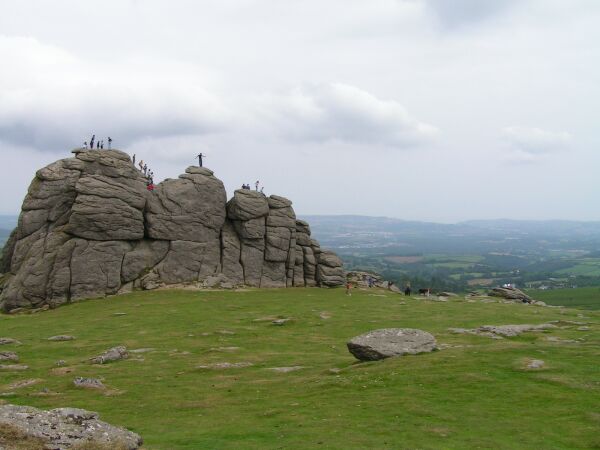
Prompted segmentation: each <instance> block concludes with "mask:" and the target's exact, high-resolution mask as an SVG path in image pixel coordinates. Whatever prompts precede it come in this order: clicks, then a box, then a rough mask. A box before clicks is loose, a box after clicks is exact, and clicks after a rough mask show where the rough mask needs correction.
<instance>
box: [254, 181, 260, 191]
mask: <svg viewBox="0 0 600 450" xmlns="http://www.w3.org/2000/svg"><path fill="white" fill-rule="evenodd" d="M259 184H260V181H258V180H256V183H254V187H255V188H256V191H258V185H259Z"/></svg>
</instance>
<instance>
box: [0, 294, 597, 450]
mask: <svg viewBox="0 0 600 450" xmlns="http://www.w3.org/2000/svg"><path fill="white" fill-rule="evenodd" d="M549 294H550V293H549ZM551 294H553V295H556V296H557V297H558V296H560V293H559V292H558V291H553V292H551ZM537 297H539V298H542V299H543V300H545V301H548V297H542V296H537ZM576 303H577V302H573V304H576ZM277 318H290V319H291V320H290V321H288V322H285V323H284V324H283V325H280V326H278V325H274V324H273V323H272V322H273V320H275V319H277ZM556 320H560V321H562V322H558V323H556V324H557V325H558V327H557V328H554V329H551V330H547V331H544V332H535V333H524V334H522V335H520V336H517V337H512V338H505V339H491V338H489V337H485V336H475V335H469V334H452V333H451V332H449V331H448V328H449V327H464V328H474V327H478V326H480V325H484V324H494V325H502V324H522V323H531V324H542V323H547V322H550V321H556ZM573 322H579V323H573ZM386 327H410V328H419V329H422V330H425V331H429V332H431V333H432V334H434V335H435V336H436V338H437V340H438V343H439V344H440V345H441V347H442V350H440V351H437V352H434V353H428V354H423V355H418V356H411V357H401V358H392V359H388V360H384V361H380V362H373V363H359V362H357V361H356V360H355V359H354V358H353V357H352V355H351V354H350V353H349V352H348V351H347V349H346V345H345V343H346V341H347V340H348V339H349V338H350V337H352V336H355V335H358V334H361V333H364V332H366V331H369V330H373V329H377V328H386ZM582 327H583V328H582ZM58 334H69V335H73V336H75V337H76V339H75V340H73V341H67V342H51V341H48V340H47V338H48V337H50V336H53V335H58ZM0 336H2V337H11V338H15V339H18V340H19V341H21V345H14V344H11V345H3V346H2V347H0V350H2V351H5V350H6V351H15V352H17V353H18V354H19V356H20V361H19V363H20V364H26V365H28V366H29V369H28V370H25V371H19V372H16V371H2V372H0V376H1V378H0V392H1V393H2V394H1V396H0V401H3V402H9V403H15V404H26V405H32V406H36V407H41V408H54V407H60V406H74V407H81V408H85V409H89V410H93V411H97V412H99V413H100V414H101V417H102V418H103V419H104V420H106V421H108V422H111V423H114V424H119V425H122V426H125V427H127V428H129V429H131V430H133V431H135V432H137V433H139V434H141V435H142V436H143V437H144V439H145V448H146V449H169V450H171V449H200V448H210V449H216V448H219V449H240V448H243V449H264V448H285V449H306V448H327V449H348V448H360V449H365V448H377V449H379V448H394V449H397V448H420V449H439V448H445V449H465V448H494V449H517V448H523V449H531V448H544V449H553V448H598V447H600V433H599V432H598V431H599V430H600V407H599V405H600V365H599V364H598V361H599V360H600V312H597V311H582V310H575V309H562V308H542V307H532V306H525V305H521V304H504V303H480V302H476V303H470V302H467V301H466V300H465V299H463V298H460V297H459V298H457V299H454V300H452V301H449V302H437V301H430V300H423V299H419V298H407V297H404V296H400V295H397V294H393V293H391V292H389V291H382V290H371V291H366V290H365V291H360V290H355V291H354V292H353V295H352V296H351V297H347V296H346V295H345V294H344V291H343V290H340V289H337V290H324V289H287V290H248V291H239V292H221V291H213V292H209V291H154V292H143V293H133V294H128V295H125V296H120V297H114V298H110V299H106V300H94V301H86V302H81V303H78V304H73V305H69V306H66V307H63V308H59V309H56V310H52V311H47V312H43V313H38V314H34V315H17V316H0ZM115 345H125V346H127V348H128V349H129V350H133V349H141V348H143V349H146V351H144V352H139V353H132V354H131V355H130V357H129V359H127V360H123V361H118V362H114V363H110V364H105V365H91V364H89V363H88V362H87V361H86V360H87V359H88V358H91V357H93V356H95V355H97V354H99V353H101V352H102V351H104V350H106V349H107V348H109V347H112V346H115ZM533 359H541V360H543V361H544V362H545V364H544V366H543V367H542V368H541V369H528V368H526V366H527V364H528V362H529V361H531V360H533ZM58 360H64V361H65V365H64V366H62V367H57V364H56V363H57V361H58ZM225 362H227V363H251V364H252V365H248V366H247V367H239V368H229V369H224V368H222V369H215V368H199V366H209V367H210V365H211V364H215V363H225ZM284 367H285V368H289V367H295V368H296V370H294V371H290V372H285V371H277V370H274V368H284ZM280 370H282V369H280ZM78 376H82V377H95V378H101V379H102V380H103V382H104V384H105V385H106V386H107V389H106V390H92V389H81V388H76V387H75V386H74V385H73V379H74V378H75V377H78ZM25 380H33V381H32V383H33V384H31V385H29V386H25V387H18V384H16V383H20V382H22V381H25Z"/></svg>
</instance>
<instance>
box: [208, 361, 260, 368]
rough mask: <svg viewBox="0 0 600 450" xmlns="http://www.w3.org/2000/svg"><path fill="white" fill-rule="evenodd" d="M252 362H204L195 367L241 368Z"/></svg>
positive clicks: (248, 365) (250, 364)
mask: <svg viewBox="0 0 600 450" xmlns="http://www.w3.org/2000/svg"><path fill="white" fill-rule="evenodd" d="M253 365H254V364H252V363H251V362H247V361H244V362H236V363H230V362H219V363H213V364H206V365H200V366H196V369H212V370H222V369H242V368H244V367H250V366H253Z"/></svg>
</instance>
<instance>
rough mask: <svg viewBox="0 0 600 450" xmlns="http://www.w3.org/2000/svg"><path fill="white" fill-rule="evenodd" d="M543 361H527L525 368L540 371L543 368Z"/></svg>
mask: <svg viewBox="0 0 600 450" xmlns="http://www.w3.org/2000/svg"><path fill="white" fill-rule="evenodd" d="M544 364H545V363H544V361H542V360H541V359H532V360H531V361H529V362H528V363H527V368H528V369H534V370H535V369H541V368H542V367H544Z"/></svg>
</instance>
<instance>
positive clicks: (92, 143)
mask: <svg viewBox="0 0 600 450" xmlns="http://www.w3.org/2000/svg"><path fill="white" fill-rule="evenodd" d="M94 139H96V135H95V134H93V135H92V138H91V139H90V148H91V149H92V150H93V149H94Z"/></svg>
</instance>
